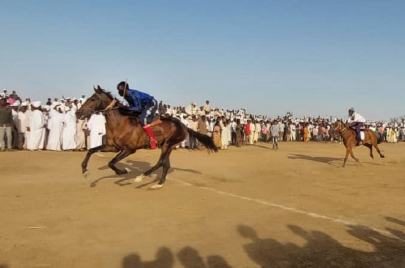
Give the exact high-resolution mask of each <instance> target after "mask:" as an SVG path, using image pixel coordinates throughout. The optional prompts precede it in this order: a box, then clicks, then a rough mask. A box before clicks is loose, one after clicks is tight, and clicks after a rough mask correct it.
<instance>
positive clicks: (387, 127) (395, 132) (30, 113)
mask: <svg viewBox="0 0 405 268" xmlns="http://www.w3.org/2000/svg"><path fill="white" fill-rule="evenodd" d="M85 101H86V98H85V96H84V95H82V96H81V97H80V98H61V99H58V98H53V99H52V98H48V100H47V101H46V102H45V103H41V102H39V101H31V100H30V99H25V100H24V101H23V100H22V98H20V97H19V96H18V94H17V93H16V92H15V91H13V92H11V93H9V92H8V91H7V90H6V89H4V90H3V92H2V93H0V150H1V151H6V150H52V151H73V150H74V151H83V150H87V149H90V148H93V147H97V146H100V145H102V143H103V136H104V135H105V133H106V130H105V118H104V116H103V115H102V114H101V113H95V114H93V115H92V116H91V117H90V118H89V119H84V120H83V119H80V118H76V111H77V110H78V109H79V108H80V107H81V105H82V104H83V103H84V102H85ZM157 115H160V116H171V117H176V118H178V119H179V120H180V121H181V122H183V123H184V124H185V125H186V126H188V127H189V128H191V129H193V130H195V131H197V132H199V133H202V134H206V135H209V136H210V137H212V138H213V140H214V143H215V145H216V146H217V147H218V148H220V149H223V150H226V149H227V148H228V146H230V145H233V146H237V147H241V146H244V145H252V144H255V143H257V142H271V143H273V149H278V142H279V141H284V142H289V141H302V142H308V141H318V142H319V141H325V142H328V141H340V140H341V137H340V135H339V134H338V133H336V132H335V131H333V129H332V128H331V123H332V122H334V121H335V120H336V118H334V117H333V116H326V117H320V116H318V117H303V118H294V117H293V114H292V113H290V112H288V113H286V115H283V116H275V117H269V116H264V115H253V114H249V113H248V112H247V111H246V110H245V109H238V110H224V109H219V108H212V107H211V105H210V102H209V101H206V102H205V104H204V105H201V106H197V104H196V103H194V102H192V103H190V104H189V105H188V106H186V107H183V106H176V107H173V106H171V105H168V104H163V102H160V103H159V108H158V112H157ZM404 123H405V122H404V121H402V122H390V123H388V122H375V121H367V122H366V124H365V125H366V128H369V129H372V130H373V131H375V133H376V134H377V135H378V136H380V137H382V139H383V140H384V141H385V142H390V143H396V142H399V141H405V129H404ZM179 147H182V148H188V149H192V150H195V149H199V148H200V145H199V144H198V143H197V142H196V141H195V140H189V139H187V140H185V141H184V142H183V143H182V144H181V145H180V146H179Z"/></svg>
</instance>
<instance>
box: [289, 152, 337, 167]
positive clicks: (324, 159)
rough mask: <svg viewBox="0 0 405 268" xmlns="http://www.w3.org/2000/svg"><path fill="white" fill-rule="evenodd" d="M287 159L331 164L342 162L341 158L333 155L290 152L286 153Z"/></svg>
mask: <svg viewBox="0 0 405 268" xmlns="http://www.w3.org/2000/svg"><path fill="white" fill-rule="evenodd" d="M288 158H289V159H292V160H297V159H300V160H309V161H314V162H320V163H325V164H328V165H331V166H335V167H336V166H341V165H342V164H343V158H334V157H317V156H315V157H314V156H309V155H304V154H290V155H288Z"/></svg>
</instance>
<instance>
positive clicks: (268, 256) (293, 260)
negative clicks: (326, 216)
mask: <svg viewBox="0 0 405 268" xmlns="http://www.w3.org/2000/svg"><path fill="white" fill-rule="evenodd" d="M287 227H288V229H289V230H290V231H291V232H293V233H294V234H295V235H297V236H300V237H301V238H303V239H304V240H305V241H306V242H305V244H304V246H302V247H300V246H298V245H295V244H293V243H285V244H283V243H281V242H278V241H277V240H274V239H271V238H268V239H262V238H259V237H258V235H257V232H256V231H255V230H254V229H253V228H252V227H249V226H246V225H239V226H238V232H239V234H240V235H241V236H242V237H243V238H246V239H247V240H249V242H248V243H247V244H245V245H244V249H245V252H246V253H247V255H248V256H249V257H250V259H252V260H253V261H254V262H255V263H257V264H258V265H259V266H260V267H296V268H299V267H336V268H338V267H339V268H341V267H352V268H363V267H364V268H373V267H384V268H385V267H392V268H394V267H395V268H397V267H398V268H399V267H405V242H404V241H403V240H401V239H402V237H401V236H398V234H397V232H399V231H397V232H391V234H392V235H393V236H392V237H391V236H388V235H383V234H381V233H379V232H376V231H374V230H371V229H369V228H367V227H363V226H348V228H349V229H348V231H347V232H348V233H349V234H350V235H352V236H353V237H355V238H357V239H359V240H361V241H364V242H366V243H369V244H370V245H371V246H372V247H373V251H372V252H365V251H360V250H355V249H352V248H348V247H345V246H344V245H342V244H340V243H339V242H338V241H337V240H335V239H334V238H332V237H331V236H330V235H328V234H326V233H323V232H320V231H307V230H304V229H302V228H301V227H298V226H296V225H288V226H287ZM402 234H403V233H402Z"/></svg>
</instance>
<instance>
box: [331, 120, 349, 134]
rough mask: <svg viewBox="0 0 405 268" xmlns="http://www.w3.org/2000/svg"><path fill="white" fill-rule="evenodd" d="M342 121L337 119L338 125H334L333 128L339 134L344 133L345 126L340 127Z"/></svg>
mask: <svg viewBox="0 0 405 268" xmlns="http://www.w3.org/2000/svg"><path fill="white" fill-rule="evenodd" d="M342 124H343V123H342V121H340V120H339V125H338V126H337V127H334V128H333V130H335V131H336V132H338V133H339V134H340V135H343V134H345V132H346V130H347V127H344V128H341V126H342Z"/></svg>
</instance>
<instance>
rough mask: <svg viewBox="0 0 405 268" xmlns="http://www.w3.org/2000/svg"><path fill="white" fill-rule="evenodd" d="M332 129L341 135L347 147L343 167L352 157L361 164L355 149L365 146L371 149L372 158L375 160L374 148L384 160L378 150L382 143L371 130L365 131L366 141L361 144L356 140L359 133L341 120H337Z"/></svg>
mask: <svg viewBox="0 0 405 268" xmlns="http://www.w3.org/2000/svg"><path fill="white" fill-rule="evenodd" d="M332 128H333V129H334V130H335V131H337V132H338V133H340V135H341V136H342V138H343V144H344V145H345V147H346V156H345V160H344V162H343V167H345V165H346V160H347V157H348V156H349V154H350V156H351V157H352V158H353V159H354V160H356V162H358V163H360V162H359V159H357V158H356V157H354V154H353V148H355V147H357V146H360V145H363V146H366V147H367V148H369V149H370V157H371V158H374V156H373V146H374V148H375V149H376V150H377V152H378V154H379V155H380V157H381V158H384V155H382V154H381V152H380V149H379V148H378V145H377V144H379V143H380V142H381V141H380V140H378V139H377V135H376V134H375V133H374V132H373V131H372V130H370V129H365V130H364V140H363V141H362V142H361V143H359V142H358V141H357V139H356V137H357V133H356V131H355V130H354V129H351V128H349V127H348V126H346V125H345V124H344V123H343V122H342V121H341V120H337V121H336V122H335V123H333V124H332Z"/></svg>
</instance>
